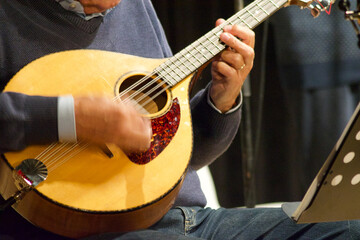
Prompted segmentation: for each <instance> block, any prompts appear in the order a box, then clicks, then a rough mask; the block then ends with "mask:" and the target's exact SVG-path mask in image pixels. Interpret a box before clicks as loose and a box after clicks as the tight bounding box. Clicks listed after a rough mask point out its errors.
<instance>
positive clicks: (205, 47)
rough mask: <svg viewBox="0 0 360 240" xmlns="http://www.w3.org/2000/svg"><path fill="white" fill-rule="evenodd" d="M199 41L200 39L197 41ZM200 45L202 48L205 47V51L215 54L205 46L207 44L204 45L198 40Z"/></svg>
mask: <svg viewBox="0 0 360 240" xmlns="http://www.w3.org/2000/svg"><path fill="white" fill-rule="evenodd" d="M202 38H204V37H202ZM199 42H200V41H199ZM200 45H201V46H202V47H203V48H205V49H206V50H207V51H209V52H210V53H211V54H212V55H213V56H215V54H214V53H213V52H212V51H211V50H210V49H209V48H208V47H207V46H205V45H204V44H203V43H202V42H200Z"/></svg>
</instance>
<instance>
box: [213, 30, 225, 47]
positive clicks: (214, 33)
mask: <svg viewBox="0 0 360 240" xmlns="http://www.w3.org/2000/svg"><path fill="white" fill-rule="evenodd" d="M210 33H212V34H213V36H215V38H216V41H217V42H218V43H216V48H217V49H218V50H219V51H222V50H224V48H225V47H224V45H223V44H221V42H220V34H221V33H220V34H219V35H218V34H217V32H214V31H210ZM214 44H215V43H214ZM219 45H220V46H221V47H219Z"/></svg>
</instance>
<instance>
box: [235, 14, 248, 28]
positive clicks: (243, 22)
mask: <svg viewBox="0 0 360 240" xmlns="http://www.w3.org/2000/svg"><path fill="white" fill-rule="evenodd" d="M238 18H239V20H240V21H241V22H242V23H244V24H245V25H246V26H248V28H251V26H250V25H249V24H248V23H247V22H245V21H244V20H243V19H242V18H241V16H240V15H239V16H238Z"/></svg>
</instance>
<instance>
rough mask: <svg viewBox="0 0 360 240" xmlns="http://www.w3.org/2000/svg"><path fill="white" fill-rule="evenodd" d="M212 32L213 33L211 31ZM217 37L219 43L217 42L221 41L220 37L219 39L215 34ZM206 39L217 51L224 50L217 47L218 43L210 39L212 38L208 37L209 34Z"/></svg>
mask: <svg viewBox="0 0 360 240" xmlns="http://www.w3.org/2000/svg"><path fill="white" fill-rule="evenodd" d="M210 32H211V31H210ZM213 35H214V34H213ZM215 36H216V41H217V40H218V39H219V37H218V36H217V35H216V34H215ZM205 37H206V39H207V40H208V41H209V42H210V43H211V45H212V46H215V47H216V48H217V50H219V51H221V50H222V49H220V48H219V46H218V45H217V43H216V42H214V41H213V40H212V36H211V37H210V36H208V34H206V35H205Z"/></svg>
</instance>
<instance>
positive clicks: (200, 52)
mask: <svg viewBox="0 0 360 240" xmlns="http://www.w3.org/2000/svg"><path fill="white" fill-rule="evenodd" d="M197 43H198V44H199V45H201V44H200V42H199V40H196V41H195V42H194V44H193V46H194V48H195V49H196V51H197V52H198V53H199V54H200V56H202V57H203V58H204V59H205V62H207V61H208V60H209V59H208V58H207V57H206V55H204V54H203V53H202V51H201V50H199V49H198V48H197V46H196V44H197ZM205 62H204V63H205Z"/></svg>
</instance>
